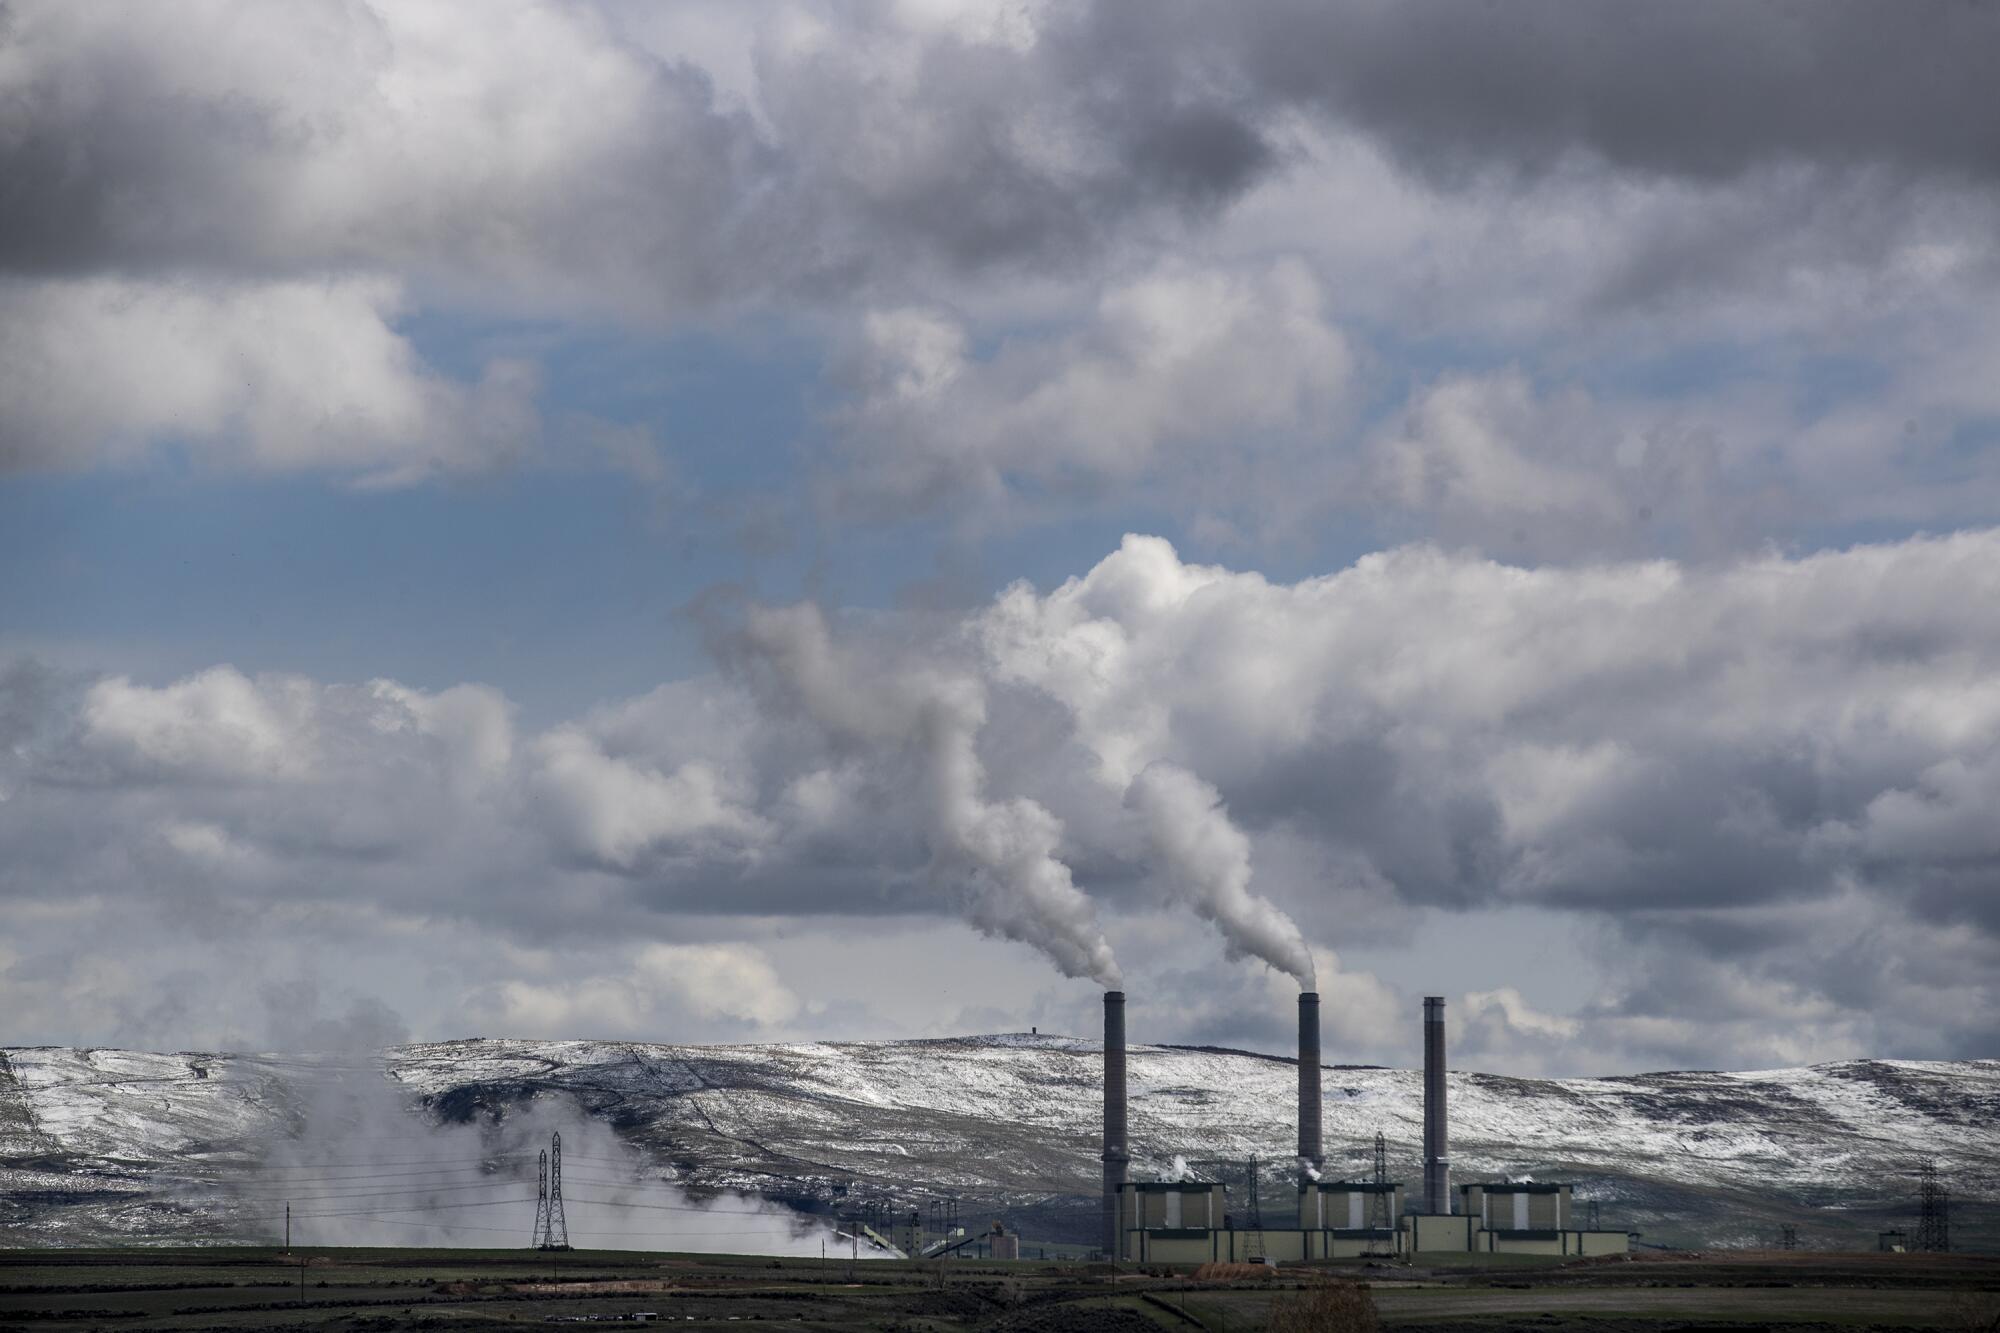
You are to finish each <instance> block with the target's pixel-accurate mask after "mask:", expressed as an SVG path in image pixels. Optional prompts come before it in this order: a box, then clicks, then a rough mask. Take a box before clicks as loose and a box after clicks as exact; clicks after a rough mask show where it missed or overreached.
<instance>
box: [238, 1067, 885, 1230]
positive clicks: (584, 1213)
mask: <svg viewBox="0 0 2000 1333" xmlns="http://www.w3.org/2000/svg"><path fill="white" fill-rule="evenodd" d="M315 1068H316V1075H315V1076H314V1077H310V1078H308V1079H306V1080H304V1081H303V1082H301V1083H300V1084H298V1085H296V1086H295V1087H294V1088H293V1089H292V1091H293V1093H294V1095H295V1096H296V1099H297V1100H296V1104H295V1107H294V1116H293V1124H292V1129H291V1132H290V1133H289V1134H288V1135H287V1136H286V1137H284V1138H282V1139H276V1140H273V1141H272V1142H270V1143H269V1144H267V1145H265V1148H266V1151H265V1154H264V1157H263V1160H262V1162H261V1163H260V1164H259V1165H258V1166H257V1167H256V1168H254V1169H253V1170H252V1171H251V1172H250V1173H249V1174H248V1176H247V1177H244V1178H230V1179H229V1180H228V1181H227V1183H226V1186H225V1190H226V1197H227V1199H228V1207H229V1211H230V1213H231V1215H232V1217H233V1222H234V1225H235V1226H236V1228H237V1229H238V1230H239V1231H240V1232H241V1233H242V1234H243V1235H245V1236H246V1237H255V1238H257V1239H260V1240H265V1241H268V1242H271V1243H276V1242H278V1241H279V1240H281V1239H282V1237H283V1235H284V1225H285V1222H284V1218H285V1205H286V1204H287V1203H290V1204H291V1205H292V1213H291V1217H292V1224H291V1239H292V1243H293V1244H294V1245H295V1246H307V1247H316V1246H453V1247H467V1248H480V1249H492V1248H505V1247H508V1246H511V1245H521V1246H526V1245H528V1244H529V1243H530V1241H531V1240H532V1239H533V1236H532V1234H531V1233H532V1231H533V1224H534V1218H535V1203H536V1189H537V1173H538V1154H539V1153H540V1152H542V1151H543V1150H545V1149H547V1148H548V1147H549V1145H550V1142H551V1136H552V1135H554V1134H558V1133H559V1134H560V1135H561V1136H562V1187H563V1188H562V1193H563V1204H564V1211H565V1214H566V1217H567V1221H568V1232H569V1241H570V1244H571V1245H572V1246H573V1247H575V1248H577V1249H601V1250H670V1251H691V1252H698V1253H735V1254H775V1255H799V1256H806V1255H812V1256H817V1255H820V1254H823V1253H832V1254H837V1255H843V1256H844V1255H847V1254H848V1253H849V1245H848V1241H847V1239H846V1238H845V1237H844V1236H836V1234H835V1232H834V1230H833V1228H832V1227H830V1226H828V1225H827V1224H826V1223H825V1222H823V1221H820V1220H816V1219H812V1218H808V1217H806V1216H804V1215H802V1214H800V1213H797V1212H794V1211H792V1210H791V1209H788V1208H786V1207H783V1206H782V1205H779V1204H774V1203H770V1202H768V1201H766V1200H763V1199H760V1198H758V1197H757V1196H755V1195H752V1194H739V1193H724V1194H721V1195H711V1196H704V1197H702V1198H699V1199H697V1198H695V1197H694V1196H691V1195H689V1194H688V1193H687V1192H686V1191H684V1190H682V1189H681V1188H679V1187H678V1186H677V1185H676V1184H674V1183H673V1182H672V1181H669V1180H665V1179H662V1178H661V1177H660V1176H659V1175H658V1174H657V1168H654V1167H651V1166H649V1165H648V1164H647V1163H646V1162H645V1160H644V1159H643V1158H642V1157H641V1156H640V1155H639V1154H638V1153H636V1152H634V1151H632V1150H631V1149H629V1148H627V1147H626V1146H625V1145H624V1144H623V1143H622V1142H621V1141H620V1140H619V1139H618V1137H617V1135H616V1134H615V1133H614V1132H613V1131H612V1130H611V1129H610V1128H608V1127H607V1126H606V1125H605V1124H604V1123H603V1122H602V1121H600V1120H596V1119H592V1118H590V1117H588V1116H585V1115H583V1114H582V1113H580V1112H579V1111H578V1110H577V1108H576V1107H575V1106H574V1105H572V1104H569V1103H568V1102H566V1101H561V1100H556V1099H539V1100H534V1101H530V1102H527V1103H526V1104H523V1105H517V1106H512V1107H509V1108H507V1110H506V1113H505V1114H504V1115H501V1116H488V1115H485V1114H481V1115H477V1116H475V1117H474V1118H473V1119H471V1120H469V1121H467V1122H464V1123H435V1122H433V1121H432V1120H431V1118H430V1117H429V1115H428V1114H427V1113H425V1112H424V1111H423V1110H422V1109H421V1108H418V1107H416V1106H413V1105H412V1099H411V1098H409V1097H408V1095H407V1094H405V1093H403V1092H402V1091H400V1090H399V1089H398V1088H397V1086H396V1085H395V1084H394V1083H393V1082H392V1081H390V1080H389V1079H387V1078H385V1077H384V1073H383V1069H382V1066H381V1065H380V1063H379V1062H377V1061H374V1060H371V1059H368V1058H366V1057H363V1056H359V1055H354V1054H347V1055H330V1056H326V1057H324V1058H323V1059H322V1060H321V1061H320V1062H319V1063H318V1064H317V1065H316V1066H315ZM860 1253H861V1256H862V1257H864V1258H875V1257H881V1256H880V1254H879V1252H878V1253H871V1252H870V1249H869V1247H868V1246H866V1245H863V1246H862V1247H861V1250H860Z"/></svg>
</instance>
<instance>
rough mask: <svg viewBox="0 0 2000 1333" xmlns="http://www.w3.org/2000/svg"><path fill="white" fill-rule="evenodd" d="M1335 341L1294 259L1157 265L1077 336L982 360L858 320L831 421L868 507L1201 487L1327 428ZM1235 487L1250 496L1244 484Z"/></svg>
mask: <svg viewBox="0 0 2000 1333" xmlns="http://www.w3.org/2000/svg"><path fill="white" fill-rule="evenodd" d="M1352 363H1353V356H1352V353H1351V352H1350V351H1349V348H1348V345H1347V340H1346V339H1345V337H1344V336H1343V335H1342V334H1341V333H1340V331H1339V330H1338V329H1337V328H1335V327H1334V326H1333V324H1332V323H1331V322H1330V320H1329V319H1328V317H1327V315H1326V312H1325V310H1324V301H1323V297H1322V294H1321V291H1320V288H1319V284H1318V282H1317V281H1316V280H1315V279H1314V277H1313V276H1312V274H1311V273H1310V272H1309V271H1308V270H1307V269H1306V268H1305V266H1304V265H1302V264H1299V263H1297V262H1296V261H1292V262H1284V263H1279V264H1275V265H1271V266H1268V267H1265V268H1262V269H1260V270H1255V271H1250V272H1228V271H1219V270H1218V271H1194V270H1189V269H1185V268H1170V269H1164V270H1161V271H1159V272H1156V273H1153V274H1150V275H1148V276H1147V277H1144V278H1141V279H1138V280H1136V281H1133V282H1130V283H1125V284H1121V285H1118V286H1115V287H1113V288H1111V289H1110V290H1107V291H1106V292H1105V293H1104V295H1103V296H1102V297H1101V298H1100V300H1099V301H1098V304H1097V308H1096V311H1095V314H1094V318H1093V320H1092V322H1091V324H1090V326H1089V327H1088V328H1087V329H1086V330H1085V331H1083V332H1081V333H1076V334H1071V335H1068V336H1065V337H1060V338H1053V339H1052V338H1046V337H1030V338H1023V339H1020V340H1017V341H1012V342H1008V343H1005V344H1003V345H1002V346H1001V347H1000V348H999V349H997V350H996V351H995V352H994V353H992V354H991V355H990V356H985V357H977V356H974V355H973V354H972V353H971V350H970V340H969V336H968V333H967V330H966V329H965V328H964V327H963V326H962V325H961V324H960V323H959V322H957V321H956V320H954V319H953V318H952V317H951V316H949V315H948V314H945V313H943V312H940V311H935V310H923V309H909V308H904V309H892V310H881V311H875V312H872V313H870V314H869V315H868V316H867V317H866V319H865V320H864V323H863V332H862V337H861V340H860V342H859V344H858V346H857V347H856V349H855V351H854V353H853V355H852V358H851V363H850V372H849V373H850V376H851V378H852V382H853V385H854V388H855V391H856V393H855V398H854V401H853V402H852V404H851V405H850V406H848V407H846V408H843V409H842V410H841V411H840V412H839V413H838V414H837V416H836V424H837V426H838V429H839V430H840V431H841V433H842V435H843V436H844V438H845V440H846V442H847V448H848V450H849V452H850V454H851V455H852V457H853V460H854V462H855V463H856V465H857V466H856V467H855V469H854V470H853V471H851V472H848V473H846V474H843V477H842V484H843V486H844V487H845V488H846V489H847V490H848V491H849V492H858V493H860V494H861V495H863V496H866V497H868V498H871V499H876V500H893V501H895V502H897V503H899V504H903V505H907V504H908V503H909V502H911V501H918V502H923V501H935V500H938V499H950V498H963V497H964V496H966V495H972V496H984V497H988V498H996V497H1004V496H1005V495H1006V494H1007V493H1008V492H1010V491H1012V490H1014V489H1017V488H1021V487H1032V488H1034V489H1036V490H1040V491H1047V490H1057V491H1061V490H1065V489H1068V490H1072V491H1076V492H1080V493H1083V494H1090V493H1093V492H1098V491H1101V490H1102V489H1103V488H1104V487H1106V486H1108V485H1112V484H1122V485H1125V486H1128V487H1129V486H1130V485H1131V484H1133V483H1135V482H1138V481H1140V480H1142V479H1143V480H1145V481H1147V482H1150V483H1153V484H1155V485H1158V484H1160V483H1162V482H1165V483H1167V484H1172V482H1173V481H1175V480H1178V481H1180V482H1181V483H1183V484H1186V483H1187V482H1188V481H1189V480H1190V479H1192V478H1195V477H1199V478H1201V479H1203V481H1204V482H1205V483H1206V484H1208V485H1210V486H1213V484H1214V478H1215V476H1216V474H1217V473H1218V472H1223V473H1227V472H1232V471H1235V470H1236V469H1238V468H1239V467H1240V466H1241V464H1240V463H1239V462H1238V461H1237V460H1241V459H1250V458H1259V459H1262V460H1264V461H1265V462H1266V463H1267V464H1269V463H1270V462H1271V461H1272V460H1271V457H1270V456H1271V455H1272V454H1273V453H1274V452H1276V453H1291V454H1300V453H1303V452H1304V451H1303V450H1302V448H1301V443H1302V441H1304V440H1309V439H1313V438H1320V437H1324V436H1325V435H1327V434H1329V433H1331V431H1332V430H1333V428H1334V427H1335V426H1336V425H1337V424H1339V422H1340V419H1341V418H1340V409H1341V408H1342V407H1343V406H1344V405H1345V404H1344V403H1343V397H1344V394H1345V392H1346V390H1347V388H1348V385H1349V380H1350V376H1351V373H1352ZM1243 489H1244V490H1246V491H1247V490H1249V489H1250V488H1249V487H1247V486H1246V487H1244V488H1243Z"/></svg>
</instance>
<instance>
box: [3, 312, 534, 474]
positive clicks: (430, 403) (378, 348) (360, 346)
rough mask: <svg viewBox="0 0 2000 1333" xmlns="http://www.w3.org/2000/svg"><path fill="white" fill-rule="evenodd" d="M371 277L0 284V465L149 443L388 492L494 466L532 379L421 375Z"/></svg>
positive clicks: (56, 460)
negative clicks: (339, 476) (317, 472)
mask: <svg viewBox="0 0 2000 1333" xmlns="http://www.w3.org/2000/svg"><path fill="white" fill-rule="evenodd" d="M402 304H403V302H402V298H401V295H400V294H399V292H398V291H397V287H396V284H395V283H393V282H388V281H384V280H380V279H361V278H346V279H337V280H331V281H286V282H264V283H248V284H245V283H226V284H215V283H196V282H191V281H186V280H181V281H134V280H130V279H121V278H84V279H77V280H73V281H54V282H43V283H25V282H22V281H19V280H14V281H8V282H0V470H14V469H21V468H29V467H79V466H91V465H101V464H106V463H125V462H130V461H132V460H134V459H137V458H143V457H145V456H146V455H147V454H148V453H150V452H151V451H153V450H154V449H156V448H159V447H162V446H170V447H175V448H179V449H182V450H185V451H186V453H187V454H189V455H190V456H192V457H193V458H195V459H196V460H198V461H200V462H203V463H206V464H209V465H211V466H215V467H218V468H236V467H241V468H248V469H252V470H257V471H267V472H283V471H297V470H302V469H308V468H311V469H329V470H333V471H336V472H340V473H345V474H348V475H350V476H354V477H356V478H357V479H359V480H362V481H366V482H372V483H374V484H378V485H380V484H387V485H393V484H398V483H403V482H408V481H412V480H416V479H419V478H422V477H425V476H429V475H432V474H435V473H439V472H464V471H470V470H476V469H485V468H490V467H493V466H494V465H496V464H497V463H501V462H504V461H507V460H508V459H510V458H513V457H515V456H517V455H518V454H519V453H521V452H522V451H523V450H524V449H525V448H526V447H527V445H528V444H529V443H530V442H531V441H532V440H533V439H534V437H535V436H536V434H537V432H538V430H539V422H538V420H537V414H536V410H535V406H534V395H535V390H536V387H537V384H536V379H537V377H536V372H535V371H534V369H533V367H532V366H530V365H527V364H526V363H523V362H518V361H508V360H500V361H495V362H493V363H492V364H490V365H489V366H488V367H487V370H486V373H485V375H484V377H483V378H482V379H481V380H480V381H479V382H477V383H475V384H461V383H458V382H455V381H452V380H448V379H445V378H443V377H441V376H438V375H436V374H435V373H433V372H431V371H430V370H429V369H428V368H427V367H426V366H425V365H424V364H423V363H422V361H421V360H420V358H418V357H417V356H416V355H415V353H414V352H413V351H412V349H411V348H410V346H409V344H408V343H407V342H406V341H405V340H404V339H403V338H402V337H401V336H400V335H399V334H398V333H396V331H395V330H394V328H393V327H392V324H391V321H392V320H393V319H394V317H395V315H396V313H397V311H398V310H399V308H400V307H401V306H402Z"/></svg>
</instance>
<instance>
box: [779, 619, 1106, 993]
mask: <svg viewBox="0 0 2000 1333" xmlns="http://www.w3.org/2000/svg"><path fill="white" fill-rule="evenodd" d="M742 642H743V643H744V645H745V646H746V647H747V649H748V650H749V652H750V654H751V655H752V656H753V658H754V659H755V660H756V661H757V662H758V663H759V664H761V665H762V666H763V667H764V668H765V669H766V670H767V671H768V673H769V675H770V677H771V678H772V679H774V680H775V682H776V683H777V684H778V685H779V686H780V687H781V688H782V690H783V692H784V694H785V695H786V696H787V698H788V699H789V700H790V701H791V702H794V703H796V704H797V705H798V706H800V707H802V708H803V709H804V710H805V712H806V713H807V715H808V716H809V717H811V719H812V720H813V721H814V722H815V723H816V724H817V725H818V726H819V727H820V728H821V729H822V730H823V731H824V732H825V733H826V734H827V736H828V737H829V739H830V740H831V741H833V742H834V743H835V744H837V745H839V746H842V747H845V748H848V749H854V748H859V749H860V750H862V751H863V752H864V753H865V754H867V755H869V756H871V757H875V758H879V759H883V760H888V759H892V758H894V757H896V756H900V755H906V754H907V755H914V756H915V757H916V759H917V761H918V762H917V774H916V780H917V781H918V783H919V784H920V787H921V790H920V793H919V800H918V802H917V804H918V806H919V807H920V808H921V810H922V812H923V816H924V836H925V841H926V842H927V844H928V846H929V850H930V854H931V857H932V859H933V862H934V868H935V870H936V871H937V872H938V873H939V874H941V875H943V876H945V877H946V878H948V879H949V880H950V881H951V882H952V883H953V884H954V885H955V886H956V887H957V889H958V891H959V892H960V894H961V895H962V898H963V904H962V905H963V909H964V911H965V914H966V917H967V919H968V920H969V921H971V923H972V924H973V925H974V926H976V927H977V928H978V929H980V930H981V931H983V932H985V933H987V934H989V935H997V936H1000V937H1002V938H1004V939H1010V940H1016V941H1019V942H1021V943H1023V944H1028V945H1031V946H1033V947H1034V948H1036V949H1039V950H1040V951H1041V952H1042V953H1043V954H1045V955H1046V956H1047V957H1048V958H1049V960H1050V961H1051V962H1053V963H1054V964H1055V965H1056V968H1057V969H1058V970H1059V971H1061V972H1062V974H1063V975H1064V976H1069V977H1088V978H1090V979H1091V980H1093V981H1095V982H1097V983H1098V984H1099V985H1102V986H1104V987H1106V988H1108V989H1114V990H1115V989H1117V988H1119V987H1120V986H1121V985H1122V984H1123V982H1122V980H1121V978H1120V975H1119V970H1118V963H1117V960H1116V959H1115V958H1114V957H1113V955H1112V952H1111V946H1110V944H1109V943H1108V942H1107V941H1106V940H1105V938H1104V933H1103V931H1102V929H1101V928H1100V927H1099V925H1098V922H1097V912H1096V909H1095V908H1094V907H1093V906H1092V904H1091V902H1090V899H1089V898H1088V897H1086V896H1085V895H1084V894H1083V892H1082V891H1081V890H1079V889H1078V888H1077V887H1076V883H1075V881H1074V879H1073V878H1072V877H1071V874H1070V869H1069V867H1068V865H1066V864H1065V863H1064V862H1063V861H1062V859H1061V858H1060V857H1059V856H1058V855H1057V853H1058V851H1059V849H1060V847H1061V844H1062V835H1063V825H1062V821H1061V820H1059V819H1058V818H1056V816H1055V815H1054V814H1052V813H1051V812H1050V811H1049V810H1048V808H1047V807H1045V806H1043V805H1041V804H1040V803H1039V802H1037V801H1034V800H1031V799H1028V798H1026V797H1014V798H1012V799H1008V800H1001V801H994V800H989V799H988V798H987V796H986V792H985V788H986V770H985V765H984V764H982V763H981V761H980V758H979V753H978V749H977V741H978V736H979V731H980V728H981V727H983V726H984V725H985V723H986V688H985V686H984V684H983V683H982V682H981V681H980V680H979V678H978V677H977V676H976V675H973V674H971V673H969V672H968V673H954V672H952V671H950V670H948V669H945V668H941V667H937V666H927V667H923V668H902V667H898V666H894V665H892V666H891V667H889V668H888V669H887V670H886V671H878V670H871V669H869V668H868V667H867V666H866V665H865V664H863V663H860V662H857V661H855V660H854V659H853V657H852V656H851V655H850V654H849V653H848V652H847V651H846V650H844V649H843V647H842V646H841V645H839V644H837V643H835V641H834V639H833V636H832V634H831V633H830V632H829V630H828V628H827V624H826V620H825V617H823V616H822V615H821V614H820V612H819V610H818V608H816V607H813V606H810V605H799V606H792V607H783V608H761V607H760V608H756V609H753V610H752V611H751V612H750V614H749V616H748V618H747V623H746V626H745V630H744V634H743V636H742Z"/></svg>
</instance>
